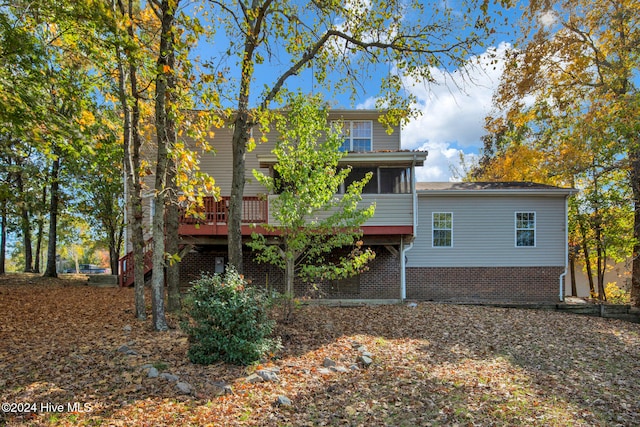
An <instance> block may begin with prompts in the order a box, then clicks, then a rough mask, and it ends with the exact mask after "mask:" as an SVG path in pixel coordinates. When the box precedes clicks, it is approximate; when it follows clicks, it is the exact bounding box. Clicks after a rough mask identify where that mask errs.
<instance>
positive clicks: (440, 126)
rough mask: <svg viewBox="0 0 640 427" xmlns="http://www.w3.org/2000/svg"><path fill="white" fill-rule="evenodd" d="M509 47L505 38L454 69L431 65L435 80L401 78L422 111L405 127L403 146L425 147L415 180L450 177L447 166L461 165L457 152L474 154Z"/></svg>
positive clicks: (482, 133) (475, 155)
mask: <svg viewBox="0 0 640 427" xmlns="http://www.w3.org/2000/svg"><path fill="white" fill-rule="evenodd" d="M510 48H511V45H510V44H508V43H503V44H500V45H499V46H498V47H497V48H492V49H489V50H488V51H487V52H485V53H484V54H482V55H480V56H478V57H474V58H472V59H471V61H469V63H470V65H469V66H468V67H467V68H465V69H463V70H455V71H454V72H452V73H446V72H444V71H443V70H440V69H437V68H434V69H432V70H431V71H432V74H433V77H434V79H435V81H436V82H437V84H435V85H434V84H429V83H423V82H417V81H412V80H410V79H405V85H406V87H407V88H408V91H410V92H411V93H413V94H414V95H415V96H416V98H417V108H418V109H419V110H420V111H421V112H422V115H421V116H420V117H418V118H416V119H414V120H412V121H411V122H410V123H409V124H408V125H406V126H405V127H404V128H403V130H402V148H405V149H414V150H415V149H425V150H428V151H429V155H428V157H427V161H426V162H425V166H424V167H423V168H422V170H420V171H417V172H416V176H417V178H418V180H419V181H449V180H451V179H452V173H451V169H452V168H456V169H458V170H460V164H459V163H460V162H459V156H460V153H463V155H464V156H465V158H466V161H467V163H469V162H470V161H471V160H472V159H473V157H477V153H478V152H479V149H480V147H481V140H480V138H481V137H482V135H484V133H485V131H484V119H485V117H486V116H487V114H488V113H489V112H490V110H491V107H492V97H493V94H494V91H495V89H496V87H497V85H498V83H499V81H500V76H501V74H502V71H503V68H504V54H505V52H506V51H507V50H508V49H510Z"/></svg>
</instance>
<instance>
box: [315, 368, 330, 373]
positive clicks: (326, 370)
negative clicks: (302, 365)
mask: <svg viewBox="0 0 640 427" xmlns="http://www.w3.org/2000/svg"><path fill="white" fill-rule="evenodd" d="M318 373H319V374H320V375H329V374H332V373H333V371H332V370H331V369H328V368H320V369H318Z"/></svg>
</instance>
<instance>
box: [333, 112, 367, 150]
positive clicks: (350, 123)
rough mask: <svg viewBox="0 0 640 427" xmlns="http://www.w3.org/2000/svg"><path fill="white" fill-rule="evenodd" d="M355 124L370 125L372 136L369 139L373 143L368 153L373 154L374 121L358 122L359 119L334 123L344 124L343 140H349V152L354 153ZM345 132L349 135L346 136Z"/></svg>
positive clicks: (335, 121)
mask: <svg viewBox="0 0 640 427" xmlns="http://www.w3.org/2000/svg"><path fill="white" fill-rule="evenodd" d="M354 122H360V123H369V129H370V130H371V136H370V137H369V140H370V141H371V147H369V150H367V152H371V151H373V120H358V119H348V120H346V119H345V120H342V121H340V120H334V121H333V123H342V129H343V134H342V138H343V141H344V139H347V138H348V139H349V149H348V150H347V151H349V152H352V151H354V150H353V123H354ZM344 130H347V131H348V134H347V135H345V134H344ZM356 139H363V138H356Z"/></svg>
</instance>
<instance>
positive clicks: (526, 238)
mask: <svg viewBox="0 0 640 427" xmlns="http://www.w3.org/2000/svg"><path fill="white" fill-rule="evenodd" d="M535 245H536V214H535V212H516V247H533V246H535Z"/></svg>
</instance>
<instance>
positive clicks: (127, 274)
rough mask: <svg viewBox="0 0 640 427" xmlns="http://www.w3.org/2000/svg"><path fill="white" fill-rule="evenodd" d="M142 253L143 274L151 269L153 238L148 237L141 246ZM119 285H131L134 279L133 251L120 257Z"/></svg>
mask: <svg viewBox="0 0 640 427" xmlns="http://www.w3.org/2000/svg"><path fill="white" fill-rule="evenodd" d="M142 252H143V253H144V274H147V273H148V272H150V271H151V268H152V267H153V260H152V256H153V239H149V240H147V241H146V242H145V243H144V247H143V248H142ZM119 261H120V286H131V285H133V281H134V279H135V276H134V269H133V265H134V263H133V252H129V253H128V254H126V255H125V256H123V257H122V258H120V260H119Z"/></svg>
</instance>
